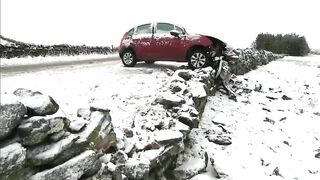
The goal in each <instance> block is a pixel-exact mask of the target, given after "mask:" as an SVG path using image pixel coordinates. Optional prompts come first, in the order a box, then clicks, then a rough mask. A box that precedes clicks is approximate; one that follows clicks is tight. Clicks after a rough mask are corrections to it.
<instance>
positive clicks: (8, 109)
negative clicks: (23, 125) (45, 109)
mask: <svg viewBox="0 0 320 180" xmlns="http://www.w3.org/2000/svg"><path fill="white" fill-rule="evenodd" d="M26 113H27V109H26V107H25V106H24V105H23V104H22V103H21V102H19V101H17V100H16V99H14V97H12V98H10V97H1V105H0V140H2V139H5V138H6V137H7V136H9V135H10V134H11V133H12V131H13V130H14V129H15V128H16V127H17V126H18V125H19V123H20V121H21V119H22V118H23V116H24V115H25V114H26Z"/></svg>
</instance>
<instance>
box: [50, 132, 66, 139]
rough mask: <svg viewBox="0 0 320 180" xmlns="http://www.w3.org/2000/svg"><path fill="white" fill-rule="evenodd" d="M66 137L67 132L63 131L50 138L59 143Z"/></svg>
mask: <svg viewBox="0 0 320 180" xmlns="http://www.w3.org/2000/svg"><path fill="white" fill-rule="evenodd" d="M65 135H66V131H64V130H62V131H60V132H56V133H53V134H52V135H51V136H50V140H51V141H53V142H57V141H59V140H60V139H61V138H63V137H64V136H65Z"/></svg>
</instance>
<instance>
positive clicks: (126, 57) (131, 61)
mask: <svg viewBox="0 0 320 180" xmlns="http://www.w3.org/2000/svg"><path fill="white" fill-rule="evenodd" d="M122 63H123V65H124V66H127V67H133V66H135V65H136V64H137V60H136V56H135V54H134V53H133V52H132V51H131V50H126V51H125V52H124V53H123V56H122Z"/></svg>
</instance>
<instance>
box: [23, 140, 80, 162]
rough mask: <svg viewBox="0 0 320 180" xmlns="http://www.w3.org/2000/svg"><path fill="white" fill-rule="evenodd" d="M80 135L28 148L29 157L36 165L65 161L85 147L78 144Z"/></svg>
mask: <svg viewBox="0 0 320 180" xmlns="http://www.w3.org/2000/svg"><path fill="white" fill-rule="evenodd" d="M78 139H79V136H77V135H74V134H70V135H69V136H67V137H65V138H63V139H61V140H60V141H58V142H54V143H51V144H48V145H40V146H36V147H34V148H30V149H28V150H27V157H28V159H29V160H30V162H31V163H32V164H33V165H34V166H40V165H48V164H53V165H57V164H60V163H63V162H65V161H67V160H68V159H70V158H71V157H73V156H74V155H76V154H77V153H79V152H81V150H83V148H81V147H79V146H78V145H77V144H76V141H77V140H78Z"/></svg>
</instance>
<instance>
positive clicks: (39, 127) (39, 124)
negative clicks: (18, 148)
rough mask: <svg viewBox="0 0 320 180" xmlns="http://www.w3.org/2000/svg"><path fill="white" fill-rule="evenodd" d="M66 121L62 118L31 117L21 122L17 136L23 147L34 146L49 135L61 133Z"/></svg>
mask: <svg viewBox="0 0 320 180" xmlns="http://www.w3.org/2000/svg"><path fill="white" fill-rule="evenodd" d="M66 121H68V120H67V119H66V118H64V117H42V116H33V117H31V118H29V119H26V120H24V121H22V123H21V124H20V125H19V127H18V134H19V136H20V137H21V140H22V144H23V145H25V146H31V145H35V144H38V143H41V142H42V141H44V140H45V139H46V137H48V136H49V135H51V134H53V133H57V132H60V131H62V130H63V129H64V128H65V126H66V125H65V124H67V123H65V122H66Z"/></svg>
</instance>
